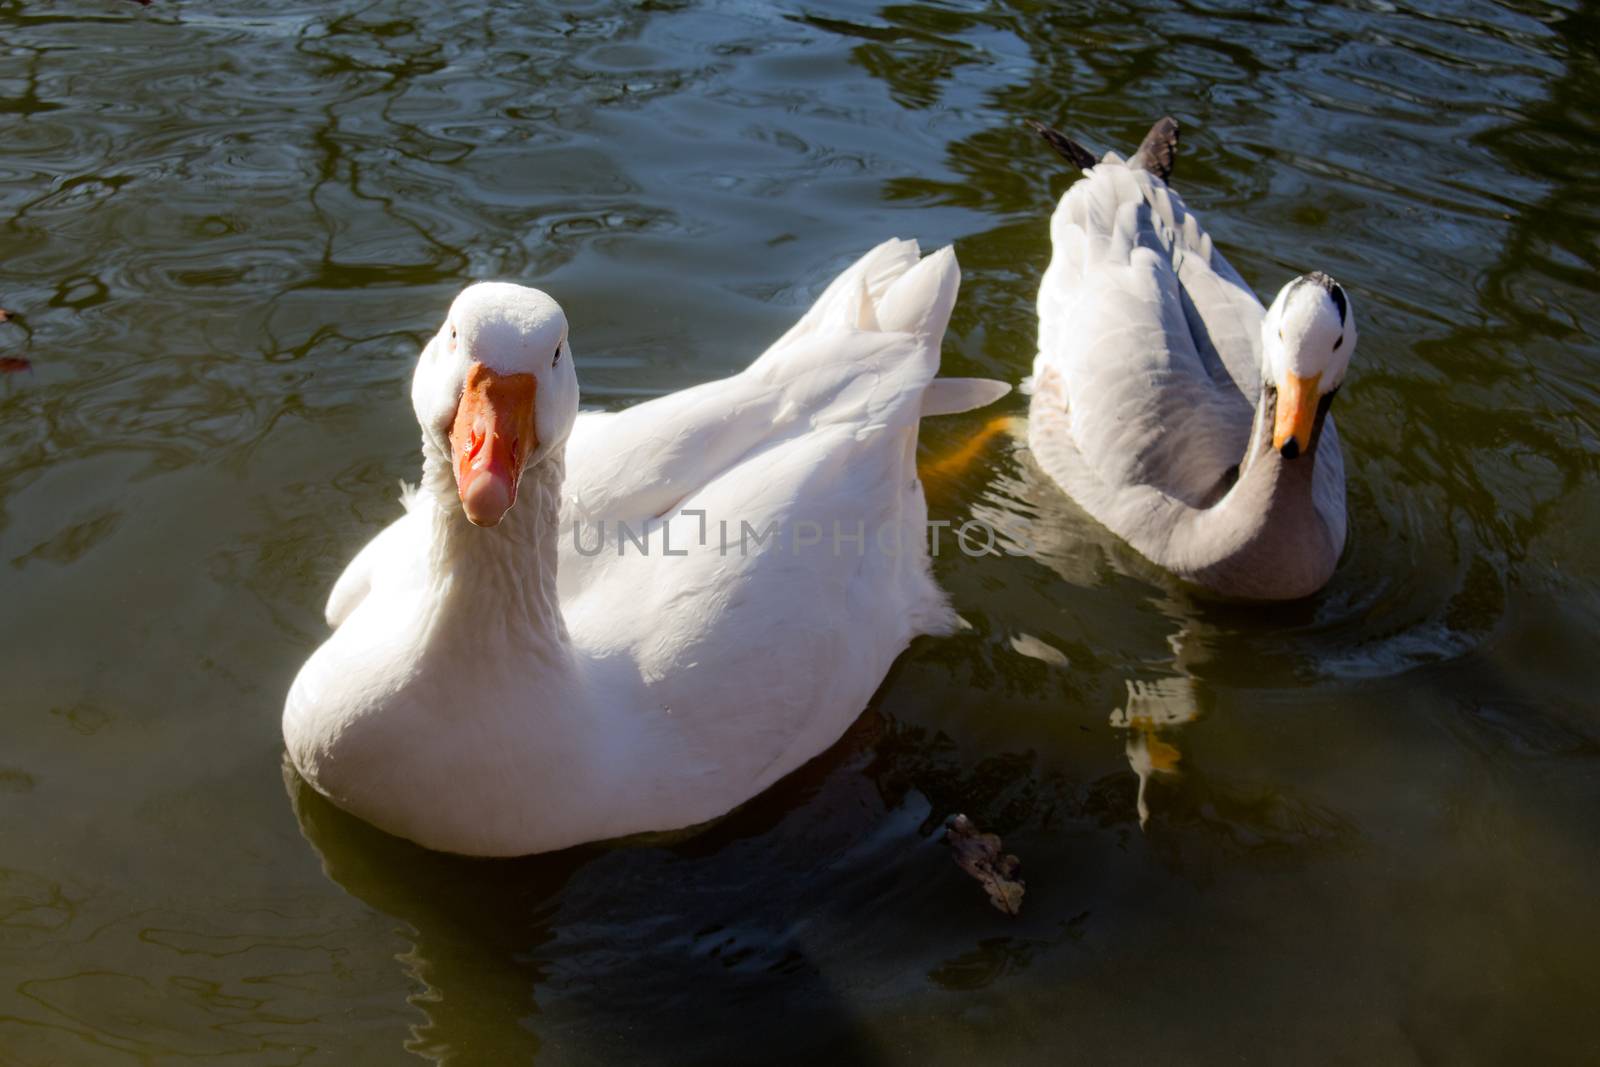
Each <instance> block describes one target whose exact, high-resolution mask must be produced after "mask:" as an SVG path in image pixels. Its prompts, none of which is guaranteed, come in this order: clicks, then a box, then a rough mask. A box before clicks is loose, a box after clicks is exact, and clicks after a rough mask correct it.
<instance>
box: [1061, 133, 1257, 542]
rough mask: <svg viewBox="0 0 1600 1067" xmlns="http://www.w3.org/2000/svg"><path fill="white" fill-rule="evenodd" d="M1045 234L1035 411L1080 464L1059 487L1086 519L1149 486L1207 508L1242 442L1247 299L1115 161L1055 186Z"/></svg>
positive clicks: (1156, 184)
mask: <svg viewBox="0 0 1600 1067" xmlns="http://www.w3.org/2000/svg"><path fill="white" fill-rule="evenodd" d="M1051 237H1052V241H1053V244H1054V246H1055V258H1054V259H1053V260H1052V262H1051V265H1050V268H1049V270H1048V271H1047V272H1046V274H1045V279H1044V284H1043V285H1042V286H1041V288H1040V295H1039V319H1040V337H1039V342H1040V353H1039V358H1038V361H1037V362H1036V364H1035V368H1034V372H1035V389H1036V393H1035V401H1034V403H1035V405H1036V407H1037V406H1038V405H1039V404H1041V403H1047V404H1053V405H1056V406H1058V407H1059V408H1060V409H1061V410H1062V412H1063V414H1064V415H1065V413H1066V412H1068V411H1070V417H1064V418H1063V419H1062V420H1061V421H1062V422H1063V423H1064V425H1066V426H1067V427H1068V429H1069V432H1070V438H1071V442H1072V444H1073V445H1074V446H1075V448H1076V450H1077V452H1078V453H1079V454H1080V458H1081V460H1082V462H1081V463H1080V464H1076V465H1075V466H1076V468H1077V469H1076V471H1075V472H1074V474H1075V476H1074V477H1072V478H1071V480H1068V478H1066V477H1063V478H1062V481H1063V484H1065V485H1067V486H1068V488H1069V490H1070V491H1072V492H1074V494H1075V495H1080V496H1083V497H1085V498H1086V499H1085V503H1086V504H1088V505H1089V506H1090V507H1091V510H1099V508H1096V507H1095V504H1094V503H1093V501H1092V499H1090V498H1095V497H1099V498H1102V499H1101V506H1102V507H1108V506H1111V505H1112V504H1113V503H1115V506H1117V507H1118V508H1129V507H1131V508H1144V507H1148V506H1150V501H1149V500H1148V499H1147V497H1146V494H1147V493H1148V492H1149V491H1150V490H1156V491H1157V492H1159V493H1160V494H1162V495H1165V496H1168V497H1172V498H1175V499H1178V500H1182V501H1184V502H1186V503H1188V504H1190V505H1191V506H1197V507H1203V506H1206V505H1207V504H1209V503H1211V502H1212V501H1213V500H1214V499H1215V498H1216V496H1217V495H1219V491H1220V490H1224V489H1225V488H1226V479H1227V477H1228V474H1229V471H1230V468H1232V467H1233V465H1235V464H1237V463H1238V461H1239V459H1240V457H1241V456H1242V455H1243V454H1244V449H1245V445H1246V443H1247V440H1248V436H1249V432H1250V424H1251V412H1252V408H1253V406H1254V402H1255V399H1256V396H1257V395H1258V393H1259V389H1260V385H1259V371H1258V370H1257V369H1256V368H1257V367H1258V366H1259V345H1260V339H1259V330H1260V322H1261V318H1262V316H1263V315H1264V310H1263V309H1262V307H1261V304H1260V302H1259V301H1258V300H1256V298H1255V296H1254V295H1253V294H1252V293H1251V292H1250V291H1249V289H1248V288H1247V287H1245V285H1244V283H1243V282H1242V281H1241V280H1239V278H1238V275H1237V274H1236V273H1235V272H1234V271H1233V270H1232V268H1231V267H1229V266H1228V265H1227V264H1226V262H1225V261H1223V259H1222V257H1221V256H1220V255H1219V254H1217V253H1216V251H1215V249H1214V248H1213V247H1212V244H1211V239H1210V237H1209V236H1207V235H1206V234H1205V232H1204V231H1203V230H1202V229H1201V228H1200V226H1199V224H1198V222H1197V221H1196V220H1195V219H1194V217H1193V216H1192V215H1190V214H1189V213H1188V211H1187V210H1186V209H1185V208H1184V206H1183V202H1182V200H1180V199H1179V198H1178V197H1177V196H1176V195H1174V194H1173V193H1172V192H1171V191H1170V190H1169V189H1167V187H1166V185H1165V183H1163V182H1161V181H1160V180H1159V179H1157V178H1155V177H1154V176H1153V175H1151V174H1149V173H1148V172H1145V171H1141V170H1136V169H1134V168H1131V167H1129V166H1127V165H1126V164H1123V163H1121V162H1119V161H1116V160H1114V159H1108V161H1107V162H1106V163H1104V164H1101V165H1100V166H1098V167H1096V168H1095V169H1094V170H1093V171H1092V172H1091V173H1090V175H1089V176H1088V178H1087V179H1085V180H1084V181H1080V182H1078V183H1077V184H1076V185H1074V186H1073V187H1072V188H1071V189H1070V190H1068V192H1067V194H1066V195H1065V196H1064V197H1063V198H1062V201H1061V205H1060V207H1059V208H1058V209H1057V211H1056V214H1055V217H1054V219H1053V220H1052V223H1051ZM1039 443H1041V444H1047V448H1049V449H1055V450H1059V448H1060V445H1061V442H1054V441H1052V442H1049V443H1047V442H1044V441H1041V442H1039ZM1039 460H1040V462H1041V464H1044V465H1046V468H1047V469H1049V459H1048V457H1047V456H1046V455H1043V454H1041V455H1040V456H1039ZM1055 473H1056V472H1055V471H1052V474H1055ZM1063 473H1064V474H1065V472H1063ZM1085 475H1087V476H1088V477H1091V478H1093V479H1094V480H1095V481H1096V482H1098V483H1099V484H1098V485H1085V484H1084V476H1085ZM1136 489H1137V490H1138V491H1137V492H1135V491H1134V490H1136ZM1113 498H1116V499H1115V500H1113Z"/></svg>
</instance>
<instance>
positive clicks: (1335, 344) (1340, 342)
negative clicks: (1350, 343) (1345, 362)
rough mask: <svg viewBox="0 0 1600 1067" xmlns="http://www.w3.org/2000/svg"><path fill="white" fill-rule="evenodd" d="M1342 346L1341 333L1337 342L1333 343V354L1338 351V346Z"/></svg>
mask: <svg viewBox="0 0 1600 1067" xmlns="http://www.w3.org/2000/svg"><path fill="white" fill-rule="evenodd" d="M1342 344H1344V334H1342V333H1341V334H1340V335H1339V339H1338V340H1337V341H1335V342H1333V350H1334V351H1335V352H1337V351H1339V346H1340V345H1342Z"/></svg>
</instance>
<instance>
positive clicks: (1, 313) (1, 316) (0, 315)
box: [0, 308, 11, 322]
mask: <svg viewBox="0 0 1600 1067" xmlns="http://www.w3.org/2000/svg"><path fill="white" fill-rule="evenodd" d="M10 317H11V312H9V311H7V310H6V309H5V308H0V322H4V321H6V320H7V319H9V318H10Z"/></svg>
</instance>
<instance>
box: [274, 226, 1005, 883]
mask: <svg viewBox="0 0 1600 1067" xmlns="http://www.w3.org/2000/svg"><path fill="white" fill-rule="evenodd" d="M958 283H959V270H958V268H957V266H956V261H955V256H954V253H953V252H952V251H951V250H950V249H948V248H947V249H943V250H941V251H939V252H936V253H934V254H932V255H930V256H928V257H927V258H925V259H921V260H920V261H919V254H918V251H917V247H916V245H915V243H914V242H909V241H891V242H888V243H886V244H884V245H881V246H879V247H878V248H876V249H874V250H873V251H872V252H871V253H869V254H868V255H867V256H865V257H864V258H863V259H862V260H860V261H859V262H857V263H856V264H855V265H854V266H853V267H851V268H850V269H849V270H847V271H845V272H844V274H843V275H842V276H840V277H839V278H838V279H837V280H836V281H835V282H834V283H833V284H832V285H831V286H830V287H829V288H828V289H827V290H826V291H825V292H824V293H823V295H822V296H821V297H820V298H819V299H818V300H817V302H816V304H815V306H814V307H813V308H812V309H811V310H810V311H809V312H808V313H807V314H806V315H805V316H804V317H803V318H802V319H801V320H800V322H799V323H798V324H797V325H796V326H795V327H794V328H793V329H791V330H790V331H789V332H788V333H787V334H786V335H784V337H783V338H781V339H780V340H779V341H778V342H777V343H776V344H774V345H773V346H772V347H771V348H770V349H768V350H767V351H766V352H765V353H764V354H763V355H762V356H760V357H759V358H758V359H756V360H755V361H754V362H753V363H752V364H751V365H750V366H749V367H748V368H747V369H746V370H745V371H743V372H742V373H740V374H736V375H734V376H733V377H731V378H727V379H724V380H721V381H716V382H710V383H707V384H704V385H700V386H697V387H695V388H691V389H687V390H684V391H683V392H680V393H677V394H674V395H672V396H667V397H663V398H661V399H658V400H654V401H650V402H647V403H643V404H639V405H637V406H635V407H633V408H629V409H627V410H625V411H621V412H617V413H612V414H585V415H582V416H577V415H576V412H577V379H576V376H575V373H574V368H573V359H572V358H570V355H568V357H567V358H561V357H562V354H563V353H570V344H569V343H568V341H567V336H566V320H565V318H564V317H563V316H562V315H561V312H560V309H559V307H557V306H556V305H555V303H554V301H551V300H550V299H549V298H548V297H546V296H544V294H542V293H537V292H536V291H534V290H525V289H519V288H517V287H502V288H498V289H495V290H492V291H491V290H488V289H487V288H486V287H483V286H475V287H472V288H469V289H468V290H466V292H465V293H464V294H463V295H462V296H461V297H460V298H458V300H457V301H456V304H455V305H454V306H453V307H452V310H451V314H450V317H449V320H448V321H447V323H446V325H445V326H444V327H443V328H441V330H440V333H439V335H438V336H435V337H434V338H433V340H432V341H430V342H429V344H428V346H427V349H426V350H425V351H424V353H423V355H422V357H421V360H420V361H419V365H418V369H417V373H416V378H415V385H414V389H413V402H414V405H413V406H414V407H415V409H416V412H417V415H418V419H419V422H420V424H421V425H422V427H423V453H424V471H423V480H422V485H421V487H420V488H419V489H418V490H417V491H416V492H414V493H411V494H409V495H408V496H407V498H406V512H405V514H404V515H403V516H402V517H401V518H399V519H398V520H397V521H396V522H395V523H394V524H393V525H391V526H390V527H388V528H387V529H385V530H384V531H383V532H381V533H379V534H378V535H377V536H376V537H375V538H373V540H372V541H371V543H369V544H368V545H367V546H366V547H365V548H364V549H362V550H361V552H360V553H359V554H358V555H357V556H356V557H355V559H354V560H353V561H352V562H351V564H350V566H349V568H348V569H347V570H346V572H345V573H344V575H343V576H342V577H341V578H340V579H339V581H338V582H337V583H336V584H335V586H334V589H333V592H332V595H331V596H330V597H329V600H328V607H327V616H328V621H329V623H330V624H331V625H333V626H335V627H337V629H336V630H335V632H334V633H333V635H332V636H331V637H330V638H329V639H328V640H327V641H326V643H324V644H323V645H322V646H321V647H320V648H319V649H317V651H316V652H315V653H314V654H313V655H312V656H311V658H310V660H309V661H308V662H307V663H306V664H305V666H304V667H303V668H302V670H301V671H300V674H299V676H298V677H297V679H296V680H295V683H294V685H293V687H292V689H291V691H290V693H289V696H288V700H287V703H286V706H285V710H284V720H283V726H284V738H285V742H286V744H287V748H288V752H289V755H290V757H291V759H292V760H293V762H294V764H295V766H296V768H297V769H298V770H299V772H300V773H301V774H302V775H303V776H304V777H305V778H306V780H307V781H308V782H309V783H310V784H311V785H312V786H314V787H315V788H316V789H317V790H319V791H320V792H322V793H324V794H325V795H327V796H328V797H329V798H331V799H332V800H333V801H334V802H335V803H337V804H339V805H341V806H342V807H345V808H346V809H348V810H350V811H352V812H354V813H355V814H357V815H359V816H362V817H363V818H366V819H367V820H369V821H371V822H373V823H375V824H377V825H378V826H380V827H382V828H384V829H387V830H389V831H391V832H393V833H396V834H399V835H402V836H405V837H409V838H411V839H413V840H415V841H417V842H420V843H421V844H423V845H427V846H429V847H432V848H437V849H443V850H447V851H453V852H462V853H471V854H483V855H516V854H525V853H532V852H540V851H545V850H550V849H557V848H562V847H565V846H568V845H573V844H577V843H580V842H584V841H590V840H596V839H602V838H610V837H617V836H621V835H626V834H632V833H637V832H641V831H651V830H669V829H677V828H681V827H686V826H691V825H694V824H697V823H700V822H703V821H706V820H708V819H712V818H714V817H716V816H719V815H722V814H723V813H725V812H727V811H729V810H730V809H731V808H733V807H735V806H736V805H738V804H740V803H742V802H743V801H745V800H747V799H749V798H750V797H752V796H754V795H755V794H757V793H759V792H760V791H761V790H763V789H764V788H766V787H767V786H768V785H770V784H772V783H773V782H774V781H776V780H777V779H778V778H780V777H782V776H783V775H784V774H787V773H788V772H789V771H791V770H793V769H794V768H795V767H797V766H799V765H800V764H801V763H803V762H804V761H806V760H807V759H810V758H811V757H812V756H815V755H816V754H818V753H819V752H821V751H822V750H823V749H824V748H825V747H827V746H828V745H829V744H831V743H832V742H833V741H834V740H836V739H837V738H838V737H839V736H840V734H842V733H843V732H844V730H845V729H846V728H847V727H848V726H849V724H850V723H851V722H852V721H853V720H854V719H855V717H856V716H857V715H858V714H859V713H860V711H861V709H862V708H863V707H864V706H865V704H866V703H867V700H868V698H869V697H870V696H871V695H872V693H873V691H874V690H875V689H876V688H877V686H878V685H879V683H880V682H881V681H882V679H883V677H884V675H885V674H886V672H887V671H888V669H889V666H890V664H891V663H892V662H893V660H894V659H895V657H896V656H898V655H899V654H900V652H902V651H903V650H904V649H905V648H906V646H907V645H908V643H909V642H910V641H911V640H912V638H914V637H915V636H917V635H918V634H939V633H945V632H948V631H949V630H951V629H952V628H953V627H954V626H955V625H956V618H955V616H954V615H953V613H952V612H951V609H950V607H949V605H948V604H947V602H946V599H945V597H944V595H943V594H942V593H941V592H940V590H939V589H938V588H937V587H936V586H935V584H934V581H933V578H932V576H931V573H930V563H929V559H928V555H927V549H926V529H925V527H926V514H927V511H926V502H925V500H924V498H923V494H922V490H921V485H920V483H919V481H918V479H917V473H916V467H915V453H916V442H917V427H918V420H919V419H920V418H921V417H922V416H923V414H924V413H925V412H927V411H929V410H934V411H954V410H963V409H965V408H969V407H974V406H978V405H981V404H984V403H987V402H989V401H991V400H993V399H995V398H996V397H998V396H999V395H1002V394H1003V393H1004V392H1005V391H1006V387H1005V386H1004V385H1003V384H1001V383H995V382H987V381H962V380H959V379H944V380H941V381H940V382H939V383H937V384H934V383H933V376H934V373H935V372H936V370H937V368H938V361H939V346H940V341H941V339H942V337H943V335H944V330H945V325H946V323H947V321H948V318H949V315H950V310H951V307H952V306H953V304H954V302H955V297H956V291H957V287H958ZM452 331H454V338H455V339H454V341H452V335H451V334H452ZM474 361H476V362H478V363H482V362H484V361H488V362H491V363H495V364H496V367H495V370H496V372H497V373H509V374H525V375H529V376H531V377H532V379H533V385H530V386H528V390H529V392H530V393H531V394H532V395H533V396H534V398H535V399H534V400H533V402H532V405H533V408H534V413H533V437H534V438H535V439H536V441H537V444H536V446H535V447H534V449H533V450H532V451H531V452H530V454H529V455H528V456H527V457H526V464H525V467H524V468H523V469H522V474H521V479H520V486H518V485H513V488H514V490H515V501H516V502H515V504H514V506H511V507H510V508H509V510H507V511H505V512H504V515H503V519H500V521H499V522H498V525H494V526H492V527H491V528H481V527H480V526H477V525H474V524H473V523H472V522H469V521H468V519H467V518H466V517H465V515H464V507H465V504H464V501H465V500H466V496H467V489H466V488H465V486H464V485H463V484H458V482H459V479H458V477H457V475H456V471H458V470H465V469H466V466H465V465H467V464H468V463H469V459H470V457H467V458H463V451H462V448H463V447H465V448H466V450H467V451H468V452H471V451H473V450H475V449H477V448H478V447H479V446H480V444H482V447H483V448H484V449H485V452H484V454H488V452H489V451H492V449H493V448H494V447H498V445H496V444H495V443H494V442H493V441H490V442H489V443H488V444H483V443H482V442H481V441H480V440H479V438H477V437H474V438H473V439H472V444H471V445H470V446H461V447H458V442H457V441H456V439H455V438H454V437H452V436H451V434H452V433H455V432H458V431H459V428H460V426H461V423H462V418H461V412H463V411H465V409H466V404H467V402H468V399H467V398H468V396H469V394H470V389H471V385H470V377H471V374H472V373H473V372H472V371H471V370H470V369H468V368H469V366H470V365H471V364H472V363H473V362H474ZM464 382H466V383H467V384H464ZM534 386H536V389H535V388H534ZM452 420H454V421H453V422H452ZM452 426H455V427H456V428H457V429H456V430H452ZM511 447H512V448H513V451H514V453H515V450H516V449H518V448H520V447H522V445H521V443H520V442H518V443H512V445H511ZM453 460H454V461H455V462H454V465H453ZM471 462H477V461H476V460H472V461H471ZM489 518H491V519H494V518H499V516H496V515H493V514H491V515H490V516H489ZM724 524H726V525H724ZM724 530H726V531H727V532H726V534H724V533H723V531H724ZM769 531H775V532H769ZM862 533H864V534H865V537H864V538H863V539H861V540H854V538H855V537H856V536H858V535H859V534H862ZM763 535H764V536H765V537H766V538H767V540H766V541H765V542H764V543H762V542H758V541H756V540H755V538H756V537H758V536H763ZM813 535H814V537H813ZM836 537H837V538H838V540H837V541H835V540H834V539H835V538H836ZM774 538H775V540H774ZM741 539H742V544H741ZM813 540H814V542H815V543H810V544H802V542H808V541H813ZM724 546H726V547H724ZM891 548H892V549H893V550H892V551H890V550H888V549H891Z"/></svg>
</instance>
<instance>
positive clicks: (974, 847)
mask: <svg viewBox="0 0 1600 1067" xmlns="http://www.w3.org/2000/svg"><path fill="white" fill-rule="evenodd" d="M944 839H945V842H946V843H947V844H949V846H950V847H951V848H952V849H953V850H954V851H955V859H956V863H957V864H959V865H960V867H961V869H962V870H963V871H966V872H967V873H968V874H970V875H972V877H974V878H976V879H977V880H978V884H979V885H981V886H983V891H984V892H985V893H987V894H989V903H991V904H993V905H994V906H995V907H997V908H999V909H1000V910H1001V911H1003V912H1005V913H1006V914H1007V915H1020V914H1021V913H1022V894H1023V892H1024V890H1025V889H1026V886H1025V884H1024V883H1023V881H1022V879H1021V878H1019V877H1018V875H1019V874H1021V872H1022V861H1021V860H1019V859H1017V857H1015V856H1010V855H1005V854H1002V853H1001V851H1000V847H1001V842H1000V838H999V837H998V836H997V835H995V834H986V833H982V832H980V831H979V830H978V828H977V826H975V825H973V822H972V820H971V819H969V818H967V817H966V816H965V815H956V816H954V817H952V818H951V820H950V821H949V822H948V823H947V824H945V837H944Z"/></svg>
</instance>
